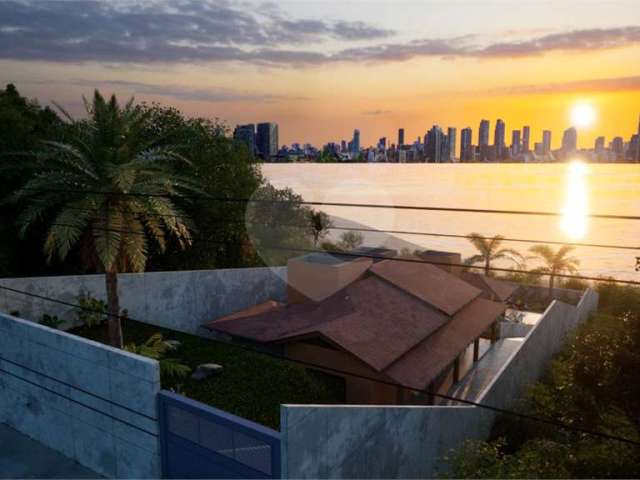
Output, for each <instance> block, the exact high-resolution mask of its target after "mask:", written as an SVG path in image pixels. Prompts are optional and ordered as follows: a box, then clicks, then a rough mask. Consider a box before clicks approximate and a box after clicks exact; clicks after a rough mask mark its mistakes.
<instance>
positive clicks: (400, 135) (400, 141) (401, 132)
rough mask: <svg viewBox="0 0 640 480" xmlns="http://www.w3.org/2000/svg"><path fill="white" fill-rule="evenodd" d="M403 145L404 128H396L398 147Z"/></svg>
mask: <svg viewBox="0 0 640 480" xmlns="http://www.w3.org/2000/svg"><path fill="white" fill-rule="evenodd" d="M403 145H404V128H399V129H398V147H401V146H403Z"/></svg>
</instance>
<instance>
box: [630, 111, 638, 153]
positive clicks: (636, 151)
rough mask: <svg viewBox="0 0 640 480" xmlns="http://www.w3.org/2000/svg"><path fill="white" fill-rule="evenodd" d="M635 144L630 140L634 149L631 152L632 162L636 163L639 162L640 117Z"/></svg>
mask: <svg viewBox="0 0 640 480" xmlns="http://www.w3.org/2000/svg"><path fill="white" fill-rule="evenodd" d="M635 137H636V138H635V142H634V141H633V139H632V141H631V142H632V143H633V144H634V147H635V148H633V150H632V151H634V152H635V153H634V155H633V157H634V160H635V161H636V162H640V116H638V133H637V134H636V135H635Z"/></svg>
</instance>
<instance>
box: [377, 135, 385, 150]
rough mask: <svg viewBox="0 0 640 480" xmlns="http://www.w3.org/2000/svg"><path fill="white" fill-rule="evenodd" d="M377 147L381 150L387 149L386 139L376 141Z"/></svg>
mask: <svg viewBox="0 0 640 480" xmlns="http://www.w3.org/2000/svg"><path fill="white" fill-rule="evenodd" d="M378 147H379V148H380V149H382V150H386V149H387V137H381V138H380V140H378Z"/></svg>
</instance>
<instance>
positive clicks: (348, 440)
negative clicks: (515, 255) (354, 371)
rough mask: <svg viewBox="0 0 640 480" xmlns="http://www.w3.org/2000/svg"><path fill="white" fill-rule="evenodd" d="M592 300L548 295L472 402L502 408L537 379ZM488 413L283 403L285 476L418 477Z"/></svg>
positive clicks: (473, 435) (477, 432)
mask: <svg viewBox="0 0 640 480" xmlns="http://www.w3.org/2000/svg"><path fill="white" fill-rule="evenodd" d="M597 305H598V295H597V294H596V293H595V292H594V291H592V290H587V291H586V292H585V294H584V295H583V297H582V299H581V300H580V303H579V304H578V305H577V306H576V307H574V306H571V305H567V304H564V303H562V302H559V301H554V302H553V303H552V304H551V305H550V306H549V308H547V310H546V312H545V313H544V315H543V317H541V318H540V320H539V321H538V323H537V324H536V325H535V326H534V327H533V328H532V329H531V331H530V332H529V333H528V335H527V336H526V338H525V341H524V342H522V344H521V346H520V348H518V349H516V350H515V351H514V352H513V354H512V355H511V357H510V358H509V359H508V360H507V362H506V363H505V365H504V367H503V368H502V370H501V371H500V373H499V375H498V376H497V377H496V378H495V379H494V380H493V382H492V383H490V384H489V385H488V386H487V388H486V389H485V391H484V392H483V393H482V394H481V395H480V397H479V400H478V402H479V403H483V404H486V405H490V406H495V407H499V408H505V407H508V406H510V405H511V403H512V402H513V401H514V400H515V399H517V398H518V397H519V396H520V395H521V394H522V392H523V389H524V388H525V387H526V386H527V385H528V384H530V383H531V382H533V381H535V380H536V379H537V378H538V376H539V375H540V373H541V372H542V370H543V369H544V367H545V366H546V365H547V364H548V362H549V360H550V359H551V357H552V356H553V354H554V353H556V352H557V351H558V350H559V349H560V348H561V347H562V344H563V342H564V340H565V338H566V335H567V333H568V332H570V331H571V330H572V329H573V328H575V327H576V325H577V324H578V323H580V322H582V321H584V320H585V319H586V318H587V317H588V316H589V315H590V313H592V312H594V311H595V310H596V308H597ZM494 416H495V414H494V412H492V411H490V410H487V409H482V408H479V407H475V406H390V407H370V406H322V405H318V406H311V405H283V406H282V409H281V431H282V438H283V445H282V449H283V450H282V456H283V471H284V476H285V478H392V477H393V478H424V477H430V476H434V475H437V473H438V470H439V469H443V468H444V465H445V464H444V462H442V457H443V456H445V455H447V454H448V453H450V451H451V450H452V449H454V448H457V447H459V446H460V445H461V444H462V442H463V441H464V440H466V439H483V438H486V437H487V436H488V435H489V433H490V431H491V426H492V424H493V420H494Z"/></svg>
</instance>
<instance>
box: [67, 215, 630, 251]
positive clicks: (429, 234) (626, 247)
mask: <svg viewBox="0 0 640 480" xmlns="http://www.w3.org/2000/svg"><path fill="white" fill-rule="evenodd" d="M65 209H68V210H74V211H78V212H91V211H93V210H89V209H84V208H77V207H65ZM132 213H133V212H132ZM144 216H148V217H159V218H182V219H188V220H192V218H191V217H190V216H189V215H179V214H168V213H153V212H151V213H145V214H144ZM209 221H210V222H216V223H224V222H225V219H222V218H218V219H215V220H209ZM228 222H229V223H236V224H238V225H244V222H242V221H238V220H233V219H228ZM281 226H283V227H292V228H303V229H306V228H309V225H300V224H282V225H281ZM327 230H345V231H353V232H369V233H385V234H392V235H416V236H424V237H441V238H461V239H465V240H466V239H468V238H469V237H468V235H462V234H453V233H436V232H417V231H411V230H381V229H376V228H366V227H347V226H329V227H327ZM477 238H480V239H482V240H493V237H489V236H482V235H479V236H478V237H477ZM501 240H502V241H504V242H514V243H530V244H541V245H562V246H570V247H589V248H608V249H615V250H640V246H633V245H611V244H603V243H581V242H560V241H554V240H547V241H545V240H534V239H527V238H507V237H502V238H501Z"/></svg>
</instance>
